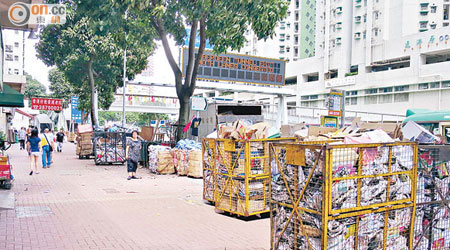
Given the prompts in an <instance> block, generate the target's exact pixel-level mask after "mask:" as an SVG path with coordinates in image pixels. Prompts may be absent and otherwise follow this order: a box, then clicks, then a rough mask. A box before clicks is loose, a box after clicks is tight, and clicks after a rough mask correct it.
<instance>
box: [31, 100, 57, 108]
mask: <svg viewBox="0 0 450 250" xmlns="http://www.w3.org/2000/svg"><path fill="white" fill-rule="evenodd" d="M62 104H63V101H62V100H61V99H52V98H32V99H31V108H32V109H34V110H51V111H61V110H62Z"/></svg>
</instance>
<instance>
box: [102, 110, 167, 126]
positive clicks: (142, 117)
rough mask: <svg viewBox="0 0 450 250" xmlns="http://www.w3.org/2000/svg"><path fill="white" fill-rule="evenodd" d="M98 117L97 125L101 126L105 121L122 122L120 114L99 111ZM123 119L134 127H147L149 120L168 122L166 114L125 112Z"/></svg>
mask: <svg viewBox="0 0 450 250" xmlns="http://www.w3.org/2000/svg"><path fill="white" fill-rule="evenodd" d="M98 117H99V124H100V125H102V126H103V125H105V123H106V122H107V121H110V122H119V121H122V112H112V111H100V112H99V113H98ZM125 118H126V120H127V122H128V124H133V123H134V124H135V125H136V126H139V127H142V126H149V124H150V121H151V120H168V119H169V116H168V115H167V114H154V113H136V112H125Z"/></svg>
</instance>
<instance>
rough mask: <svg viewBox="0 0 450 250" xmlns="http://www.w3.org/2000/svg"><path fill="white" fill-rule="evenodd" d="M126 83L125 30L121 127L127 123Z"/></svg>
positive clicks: (126, 12) (126, 13)
mask: <svg viewBox="0 0 450 250" xmlns="http://www.w3.org/2000/svg"><path fill="white" fill-rule="evenodd" d="M127 16H128V11H125V20H126V19H127ZM126 84H127V32H125V50H124V52H123V88H122V90H123V91H122V127H125V125H126V124H127V122H126V120H125V119H126V118H125V102H126V100H125V98H126V89H127V88H126Z"/></svg>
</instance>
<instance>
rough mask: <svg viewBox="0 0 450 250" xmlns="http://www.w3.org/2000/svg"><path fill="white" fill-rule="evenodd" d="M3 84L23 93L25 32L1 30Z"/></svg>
mask: <svg viewBox="0 0 450 250" xmlns="http://www.w3.org/2000/svg"><path fill="white" fill-rule="evenodd" d="M2 33H3V82H4V83H8V84H9V85H10V86H11V87H12V88H14V89H16V90H17V91H19V92H22V93H23V91H24V87H25V82H26V77H25V76H24V59H25V49H24V48H25V31H23V30H13V29H3V30H2Z"/></svg>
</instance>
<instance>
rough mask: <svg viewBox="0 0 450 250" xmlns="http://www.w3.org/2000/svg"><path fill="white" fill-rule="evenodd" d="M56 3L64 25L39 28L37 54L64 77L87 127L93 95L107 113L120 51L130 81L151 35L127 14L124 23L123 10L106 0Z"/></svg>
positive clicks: (118, 75) (117, 82)
mask: <svg viewBox="0 0 450 250" xmlns="http://www.w3.org/2000/svg"><path fill="white" fill-rule="evenodd" d="M48 2H51V3H53V2H54V1H48ZM57 2H59V3H64V4H66V6H67V21H66V23H65V24H63V25H49V26H46V27H44V28H43V30H42V32H41V39H40V42H39V43H38V45H37V51H38V56H39V58H40V59H41V60H42V61H44V63H45V64H47V65H49V66H53V65H56V66H57V68H58V69H59V70H60V71H61V72H63V73H64V76H65V78H66V80H67V81H68V82H69V83H70V85H71V86H72V87H73V90H74V91H75V92H76V93H77V95H78V96H79V97H80V108H81V109H82V110H84V111H90V112H91V118H92V119H91V120H92V123H93V125H97V124H98V119H97V117H96V112H95V111H96V110H97V107H96V103H97V98H96V97H97V93H98V96H99V98H98V100H99V105H100V107H101V108H102V109H106V110H107V109H108V108H109V106H110V105H111V103H112V102H113V101H114V92H115V91H116V89H117V88H118V87H121V86H122V85H123V80H122V79H123V55H124V50H125V49H126V50H127V78H128V79H132V78H134V76H135V75H136V74H138V73H140V72H141V71H142V70H143V69H144V68H145V67H146V65H147V58H148V57H149V56H150V55H151V53H152V51H153V48H154V43H153V38H154V37H155V32H153V31H152V29H151V28H150V27H149V26H148V25H147V26H146V25H142V24H141V23H140V22H141V21H139V20H138V19H136V18H134V17H133V16H131V17H129V18H128V19H127V20H125V18H124V15H125V9H126V8H122V9H121V8H120V6H118V5H112V2H110V1H95V0H83V1H71V0H63V1H57ZM125 33H126V34H127V35H126V36H125Z"/></svg>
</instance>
